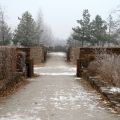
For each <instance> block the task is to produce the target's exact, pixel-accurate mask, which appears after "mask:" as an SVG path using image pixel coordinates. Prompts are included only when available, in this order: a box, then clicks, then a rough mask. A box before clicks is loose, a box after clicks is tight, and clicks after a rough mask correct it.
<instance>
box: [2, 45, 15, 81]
mask: <svg viewBox="0 0 120 120" xmlns="http://www.w3.org/2000/svg"><path fill="white" fill-rule="evenodd" d="M15 72H16V49H15V48H11V47H3V46H1V47H0V80H4V82H5V83H7V82H9V81H10V80H12V78H13V77H14V76H15Z"/></svg>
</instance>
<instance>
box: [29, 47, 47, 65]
mask: <svg viewBox="0 0 120 120" xmlns="http://www.w3.org/2000/svg"><path fill="white" fill-rule="evenodd" d="M45 57H46V49H45V48H44V47H32V48H30V58H31V59H33V61H34V64H35V65H37V64H40V63H43V62H45Z"/></svg>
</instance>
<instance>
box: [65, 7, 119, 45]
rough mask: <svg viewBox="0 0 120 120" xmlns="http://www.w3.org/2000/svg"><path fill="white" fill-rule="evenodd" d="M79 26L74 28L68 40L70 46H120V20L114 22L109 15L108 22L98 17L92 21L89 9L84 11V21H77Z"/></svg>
mask: <svg viewBox="0 0 120 120" xmlns="http://www.w3.org/2000/svg"><path fill="white" fill-rule="evenodd" d="M77 23H78V26H77V27H74V28H72V30H73V33H72V34H71V36H70V37H69V38H68V40H67V42H68V43H67V44H68V45H69V46H80V47H84V46H102V47H104V46H110V45H118V44H119V41H120V26H119V25H120V18H118V19H117V20H113V17H112V15H109V17H108V21H105V20H103V19H102V17H101V16H100V15H96V16H95V19H94V20H91V15H90V13H89V11H88V9H85V10H83V15H82V19H80V20H77Z"/></svg>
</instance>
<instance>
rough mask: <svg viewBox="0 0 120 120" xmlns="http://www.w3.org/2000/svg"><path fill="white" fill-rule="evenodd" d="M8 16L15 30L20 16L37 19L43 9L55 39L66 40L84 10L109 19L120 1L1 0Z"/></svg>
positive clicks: (45, 19) (9, 22)
mask: <svg viewBox="0 0 120 120" xmlns="http://www.w3.org/2000/svg"><path fill="white" fill-rule="evenodd" d="M0 5H1V6H2V7H4V9H5V13H6V15H7V22H8V24H9V25H10V26H11V27H12V28H15V27H16V26H17V24H18V22H19V21H18V16H19V17H21V15H22V14H23V13H24V12H25V11H27V10H28V11H30V12H31V14H32V15H33V17H34V18H36V16H37V13H38V11H39V10H40V9H41V11H42V14H43V17H44V21H45V23H47V24H48V25H49V26H50V27H51V29H52V31H53V34H54V35H55V37H59V38H63V39H66V38H67V37H68V36H69V35H70V33H71V31H72V30H71V29H72V27H74V26H75V25H76V20H77V19H81V15H82V12H83V9H89V12H90V14H91V17H92V18H94V17H95V15H96V14H99V15H101V16H102V17H103V18H104V19H107V17H108V15H109V14H110V12H111V11H112V10H113V9H115V8H116V7H117V6H118V5H120V0H0Z"/></svg>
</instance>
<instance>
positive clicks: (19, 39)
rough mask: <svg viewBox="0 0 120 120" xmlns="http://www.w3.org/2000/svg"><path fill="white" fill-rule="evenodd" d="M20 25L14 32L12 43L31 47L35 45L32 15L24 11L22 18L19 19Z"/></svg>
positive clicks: (34, 28) (34, 24) (34, 27)
mask: <svg viewBox="0 0 120 120" xmlns="http://www.w3.org/2000/svg"><path fill="white" fill-rule="evenodd" d="M19 20H20V23H19V25H18V27H17V30H15V35H14V43H15V44H16V43H20V44H21V45H23V46H33V45H36V44H37V43H36V39H37V38H36V32H37V30H36V23H35V21H34V19H33V18H32V15H31V14H30V13H29V12H28V11H26V12H25V13H24V14H23V15H22V18H21V19H20V18H19Z"/></svg>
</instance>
